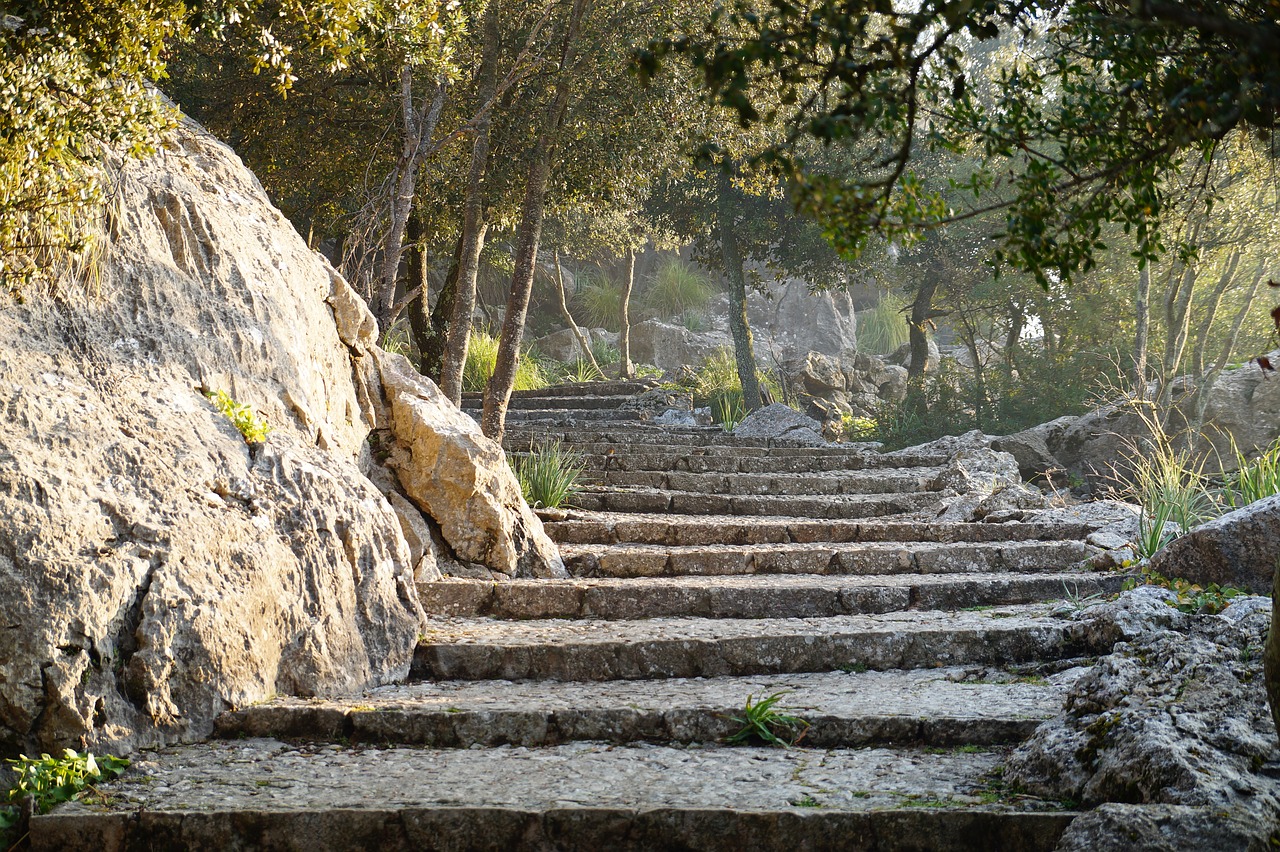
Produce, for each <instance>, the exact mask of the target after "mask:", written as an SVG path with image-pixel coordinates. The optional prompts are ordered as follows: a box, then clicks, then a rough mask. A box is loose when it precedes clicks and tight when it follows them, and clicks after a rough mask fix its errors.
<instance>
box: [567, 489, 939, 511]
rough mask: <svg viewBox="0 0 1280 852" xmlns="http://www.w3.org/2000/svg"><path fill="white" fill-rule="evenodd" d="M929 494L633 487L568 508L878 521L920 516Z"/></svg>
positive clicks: (579, 496)
mask: <svg viewBox="0 0 1280 852" xmlns="http://www.w3.org/2000/svg"><path fill="white" fill-rule="evenodd" d="M937 502H938V495H937V494H935V493H931V492H919V493H914V494H892V495H839V496H830V497H787V496H777V495H748V496H738V495H734V494H701V493H698V492H696V491H667V490H663V489H658V488H636V489H632V490H627V491H615V490H609V489H603V490H595V489H594V488H593V487H592V486H587V487H586V488H584V489H582V490H580V491H578V492H577V493H575V494H574V495H573V497H572V498H570V503H571V504H572V505H573V507H575V508H578V509H586V510H589V511H607V512H656V513H670V514H675V515H789V516H793V517H794V516H804V517H809V518H876V517H883V516H886V515H902V514H906V513H909V512H918V511H920V510H922V509H926V508H929V507H931V506H934V505H935V504H936V503H937Z"/></svg>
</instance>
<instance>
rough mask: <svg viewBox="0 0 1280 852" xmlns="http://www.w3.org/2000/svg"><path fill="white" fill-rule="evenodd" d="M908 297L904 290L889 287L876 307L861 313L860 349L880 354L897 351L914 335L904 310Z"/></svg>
mask: <svg viewBox="0 0 1280 852" xmlns="http://www.w3.org/2000/svg"><path fill="white" fill-rule="evenodd" d="M906 307H907V300H906V299H905V298H903V296H902V295H901V294H900V293H897V292H895V291H893V290H886V291H884V292H883V293H881V294H880V298H879V300H878V301H877V302H876V304H875V306H874V307H872V308H871V309H869V310H865V311H861V312H859V314H858V348H859V349H861V350H862V351H864V352H871V353H873V354H876V355H886V354H888V353H890V352H893V351H895V350H896V349H897V348H898V347H899V346H902V344H904V343H906V342H907V341H908V339H909V338H910V330H909V329H908V328H907V317H906V314H905V313H903V311H904V310H905V309H906Z"/></svg>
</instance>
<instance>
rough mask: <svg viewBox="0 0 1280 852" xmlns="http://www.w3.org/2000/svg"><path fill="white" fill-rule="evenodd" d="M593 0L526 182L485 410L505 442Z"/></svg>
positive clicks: (484, 423)
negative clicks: (559, 144)
mask: <svg viewBox="0 0 1280 852" xmlns="http://www.w3.org/2000/svg"><path fill="white" fill-rule="evenodd" d="M587 5H588V0H574V3H573V8H572V10H571V11H570V13H569V22H568V25H567V26H566V28H565V35H564V41H563V42H562V46H561V51H560V63H559V73H558V75H557V78H556V81H555V96H554V97H553V98H552V100H551V104H550V106H549V108H548V110H547V115H546V120H545V122H544V124H543V128H542V131H541V132H540V133H539V134H538V139H537V142H535V143H534V148H533V151H532V152H531V159H530V163H529V176H528V180H527V182H526V184H525V194H524V201H523V202H522V203H521V205H520V226H519V228H518V230H517V232H516V263H515V271H514V272H513V273H512V276H511V292H510V293H509V294H508V295H507V314H506V316H505V317H504V318H503V320H502V336H501V337H500V338H499V340H498V360H497V364H495V366H494V370H493V375H492V376H490V377H489V381H488V383H487V384H486V385H485V389H484V409H483V412H482V413H481V416H480V429H481V430H482V431H483V432H484V434H485V435H486V436H488V437H489V438H491V439H493V440H494V441H497V442H498V443H502V435H503V433H504V432H505V431H506V421H507V405H508V403H510V401H511V391H512V389H513V388H514V387H515V380H516V366H517V365H518V363H519V360H520V342H521V339H522V338H523V337H524V321H525V316H526V315H527V313H528V311H529V297H530V295H532V293H533V275H534V270H535V267H536V264H537V262H538V243H539V242H540V240H541V239H542V216H543V213H544V210H545V205H546V197H547V182H548V180H549V179H550V176H551V156H552V154H553V153H554V151H555V143H556V137H557V136H558V135H559V132H560V128H561V126H562V125H563V124H564V117H565V114H566V112H567V111H568V109H569V88H570V87H569V80H568V79H567V69H568V68H569V67H570V66H571V65H573V62H574V59H575V57H576V55H577V42H578V30H579V27H580V26H581V24H582V17H583V15H584V14H586V9H587Z"/></svg>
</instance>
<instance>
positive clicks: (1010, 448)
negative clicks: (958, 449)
mask: <svg viewBox="0 0 1280 852" xmlns="http://www.w3.org/2000/svg"><path fill="white" fill-rule="evenodd" d="M1077 419H1079V418H1076V417H1070V416H1068V417H1059V418H1058V419H1057V420H1051V421H1049V422H1048V423H1041V424H1040V425H1039V426H1033V427H1031V428H1030V429H1024V430H1022V431H1021V432H1015V433H1014V434H1012V435H1006V436H1004V437H1003V438H994V439H992V441H991V449H993V450H999V451H1000V452H1002V453H1009V454H1010V455H1012V456H1013V457H1014V458H1015V459H1017V460H1018V470H1019V471H1021V472H1022V476H1023V478H1024V479H1029V480H1031V479H1036V478H1037V477H1044V478H1046V479H1050V480H1052V479H1054V478H1055V477H1054V475H1053V474H1054V473H1055V472H1057V473H1063V472H1065V471H1062V470H1061V467H1062V463H1061V462H1059V461H1058V459H1057V457H1056V456H1054V454H1053V451H1052V450H1050V449H1049V447H1050V446H1051V445H1053V446H1057V445H1058V444H1059V443H1060V441H1061V439H1062V435H1063V433H1065V432H1066V431H1067V430H1068V429H1069V428H1070V427H1071V426H1072V425H1073V424H1074V423H1075V422H1076V420H1077Z"/></svg>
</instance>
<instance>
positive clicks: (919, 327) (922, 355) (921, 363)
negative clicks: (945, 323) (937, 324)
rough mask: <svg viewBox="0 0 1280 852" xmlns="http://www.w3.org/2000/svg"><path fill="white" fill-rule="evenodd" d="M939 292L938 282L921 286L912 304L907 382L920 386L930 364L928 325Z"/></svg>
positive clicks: (909, 325)
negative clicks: (909, 360)
mask: <svg viewBox="0 0 1280 852" xmlns="http://www.w3.org/2000/svg"><path fill="white" fill-rule="evenodd" d="M937 292H938V282H937V281H936V280H931V281H928V282H926V283H924V284H921V285H920V289H919V290H917V291H916V297H915V300H914V301H912V303H911V322H910V323H909V324H908V328H907V331H908V335H909V338H908V339H909V340H910V343H911V363H910V364H909V365H908V366H907V381H908V382H914V383H916V384H919V383H920V382H921V381H923V379H924V370H925V366H926V365H927V364H928V362H929V332H928V330H927V324H928V322H929V321H930V319H931V318H932V316H933V297H934V295H935V294H936V293H937Z"/></svg>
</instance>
